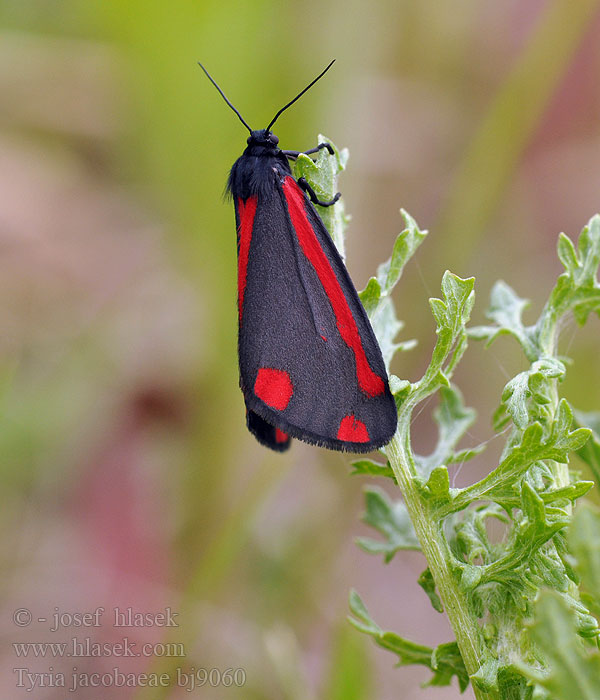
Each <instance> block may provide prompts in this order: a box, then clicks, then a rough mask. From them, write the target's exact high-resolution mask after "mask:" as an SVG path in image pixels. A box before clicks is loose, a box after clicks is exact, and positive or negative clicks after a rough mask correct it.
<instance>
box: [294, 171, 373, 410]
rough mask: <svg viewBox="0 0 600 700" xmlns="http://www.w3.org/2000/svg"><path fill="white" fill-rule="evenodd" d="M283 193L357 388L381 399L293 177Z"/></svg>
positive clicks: (358, 337)
mask: <svg viewBox="0 0 600 700" xmlns="http://www.w3.org/2000/svg"><path fill="white" fill-rule="evenodd" d="M283 193H284V195H285V198H286V201H287V205H288V211H289V214H290V219H291V221H292V226H293V227H294V229H295V231H296V236H297V237H298V241H299V243H300V246H301V248H302V250H303V252H304V255H306V257H307V258H308V260H309V261H310V263H311V265H312V266H313V267H314V269H315V272H316V273H317V276H318V277H319V280H320V281H321V284H322V285H323V289H324V290H325V293H326V294H327V298H328V299H329V301H330V303H331V307H332V309H333V313H334V314H335V319H336V324H337V328H338V331H339V332H340V335H341V336H342V339H343V340H344V342H345V343H346V345H347V346H348V347H349V348H350V349H351V350H352V351H353V352H354V357H355V360H356V377H357V380H358V385H359V387H360V388H361V390H362V391H364V393H365V394H367V395H368V396H378V395H379V394H382V393H383V391H384V389H385V385H384V383H383V379H382V378H381V377H380V376H378V375H377V374H375V372H373V370H372V369H371V367H370V366H369V362H368V361H367V356H366V355H365V350H364V348H363V345H362V341H361V339H360V333H359V331H358V328H357V326H356V321H355V320H354V316H353V315H352V311H351V310H350V307H349V306H348V302H347V300H346V297H345V295H344V292H343V290H342V287H341V285H340V282H339V280H338V278H337V277H336V275H335V272H334V271H333V268H332V267H331V263H330V262H329V260H328V259H327V256H326V255H325V252H324V250H323V248H322V247H321V245H320V243H319V241H318V239H317V236H316V235H315V232H314V230H313V227H312V226H311V224H310V222H309V220H308V218H307V216H306V209H305V207H304V202H305V197H304V192H303V191H302V190H301V189H300V187H299V186H298V184H297V183H296V181H295V180H294V178H292V177H286V178H285V180H284V182H283Z"/></svg>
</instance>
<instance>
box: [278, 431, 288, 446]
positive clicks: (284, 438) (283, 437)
mask: <svg viewBox="0 0 600 700" xmlns="http://www.w3.org/2000/svg"><path fill="white" fill-rule="evenodd" d="M288 439H289V438H288V434H287V433H284V432H283V430H279V428H275V442H277V443H278V444H281V443H282V442H287V441H288Z"/></svg>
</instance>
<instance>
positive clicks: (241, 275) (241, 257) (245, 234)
mask: <svg viewBox="0 0 600 700" xmlns="http://www.w3.org/2000/svg"><path fill="white" fill-rule="evenodd" d="M256 202H257V198H256V197H248V199H247V200H246V201H245V202H244V200H243V199H242V198H241V197H240V198H239V199H238V203H237V204H238V216H239V219H240V225H239V228H238V311H239V314H240V323H241V322H242V311H243V307H244V292H245V291H246V277H247V274H248V257H249V256H250V242H251V241H252V228H253V226H254V215H255V214H256Z"/></svg>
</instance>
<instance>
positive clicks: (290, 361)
mask: <svg viewBox="0 0 600 700" xmlns="http://www.w3.org/2000/svg"><path fill="white" fill-rule="evenodd" d="M333 63H334V61H332V62H331V63H330V64H329V65H328V66H327V68H325V70H324V71H323V72H322V73H320V75H318V76H317V77H316V78H315V79H314V80H313V81H312V82H311V83H310V84H309V85H308V86H307V87H305V88H304V90H302V91H301V92H300V93H299V94H298V95H296V97H295V98H294V99H293V100H291V102H288V103H287V104H286V105H285V106H284V107H282V108H281V109H280V110H279V111H278V112H277V114H276V115H275V116H274V117H273V119H272V120H271V122H270V123H269V125H268V126H267V128H266V129H258V130H255V129H252V128H251V127H250V126H248V124H247V123H246V121H245V120H244V119H243V117H242V116H241V114H240V113H239V112H238V110H237V109H236V108H235V107H234V106H233V104H232V103H231V102H230V101H229V100H228V99H227V97H226V96H225V94H224V92H223V91H222V90H221V88H220V87H219V86H218V85H217V83H216V82H215V81H214V80H213V78H212V77H211V76H210V75H209V73H208V71H207V70H206V69H205V68H204V66H202V64H199V65H200V67H201V68H202V70H203V71H204V72H205V73H206V75H207V77H208V79H209V80H210V81H211V82H212V84H213V85H214V86H215V87H216V88H217V90H218V91H219V93H220V94H221V96H222V97H223V99H224V100H225V102H226V103H227V104H228V105H229V107H230V108H231V109H232V110H233V111H234V112H235V113H236V114H237V116H238V118H239V119H240V121H241V122H242V124H243V125H244V126H245V127H246V128H247V129H248V131H249V132H250V135H249V137H248V140H247V146H246V149H245V150H244V152H243V153H242V155H241V156H240V157H239V158H238V159H237V160H236V161H235V163H234V164H233V167H232V168H231V172H230V174H229V179H228V182H227V191H228V193H229V194H230V195H231V197H232V199H233V203H234V207H235V220H236V227H237V251H238V324H239V331H238V356H239V369H240V387H241V389H242V393H243V395H244V401H245V403H246V420H247V425H248V428H249V430H250V432H251V433H252V434H253V435H254V436H255V437H256V438H257V440H258V441H259V442H260V443H262V444H263V445H265V446H267V447H269V448H271V449H273V450H277V451H283V450H286V449H287V448H288V447H289V445H290V439H291V438H292V437H295V438H298V439H300V440H303V441H305V442H308V443H311V444H314V445H320V446H322V447H326V448H329V449H332V450H345V451H351V452H369V451H371V450H373V449H376V448H378V447H381V446H383V445H385V444H386V443H387V442H389V441H390V439H391V438H392V436H393V435H394V433H395V431H396V423H397V412H396V406H395V402H394V399H393V397H392V394H391V392H390V389H389V386H388V377H387V372H386V367H385V363H384V361H383V357H382V354H381V349H380V347H379V344H378V342H377V338H376V337H375V333H374V332H373V329H372V327H371V324H370V322H369V319H368V317H367V314H366V312H365V310H364V308H363V306H362V304H361V302H360V300H359V297H358V293H357V291H356V289H355V287H354V285H353V283H352V280H351V279H350V275H349V274H348V271H347V270H346V267H345V265H344V263H343V261H342V259H341V257H340V255H339V253H338V251H337V249H336V247H335V245H334V243H333V241H332V239H331V237H330V235H329V233H328V232H327V229H326V228H325V226H324V224H323V222H322V220H321V218H320V216H319V214H318V212H317V209H316V208H315V205H317V206H319V207H329V206H333V205H334V204H335V202H336V201H337V200H338V199H339V197H340V194H339V193H338V194H337V195H336V196H335V197H334V198H333V199H332V200H331V201H327V202H325V201H320V200H319V198H318V197H317V195H316V193H315V192H314V191H313V189H312V188H311V187H310V185H309V184H308V182H307V181H306V180H305V179H304V178H299V179H298V180H296V179H295V178H294V176H293V174H292V170H291V167H290V160H293V159H295V158H297V157H298V156H299V155H300V153H301V152H300V151H286V150H281V149H280V148H279V139H278V137H277V136H276V135H275V134H274V133H273V132H272V131H271V128H272V127H273V125H274V124H275V122H276V121H277V119H278V118H279V116H280V115H281V114H282V113H283V112H284V111H285V110H286V109H288V107H290V106H291V105H292V104H294V102H296V100H298V99H299V98H300V97H301V96H302V95H303V94H304V93H305V92H306V91H307V90H309V89H310V88H311V87H312V86H313V85H314V84H315V83H316V82H317V81H318V80H320V79H321V78H322V77H323V75H325V73H326V72H327V71H328V70H329V69H330V68H331V66H332V65H333ZM321 149H327V150H328V151H329V153H331V154H333V152H334V151H333V148H332V146H331V144H328V143H320V144H319V145H318V146H317V147H316V148H312V149H309V150H307V151H304V152H303V153H305V154H313V153H316V152H318V151H320V150H321Z"/></svg>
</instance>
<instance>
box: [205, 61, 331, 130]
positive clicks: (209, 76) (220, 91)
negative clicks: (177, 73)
mask: <svg viewBox="0 0 600 700" xmlns="http://www.w3.org/2000/svg"><path fill="white" fill-rule="evenodd" d="M198 65H199V66H200V68H202V70H203V71H204V72H205V73H206V77H207V78H208V79H209V80H210V82H211V83H212V84H213V85H214V86H215V87H216V88H217V90H218V91H219V93H220V95H221V97H222V98H223V99H224V100H225V102H227V104H228V105H229V106H230V107H231V109H232V110H233V111H234V112H235V113H236V114H237V115H238V117H239V120H240V121H241V122H242V124H243V125H244V126H245V127H246V129H248V131H249V132H250V133H252V129H251V128H250V127H249V126H248V124H246V122H245V121H244V118H243V117H242V115H241V114H240V113H239V112H238V111H237V109H236V108H235V107H234V106H233V105H232V104H231V102H230V101H229V100H228V99H227V96H226V95H225V93H224V92H223V90H221V88H220V87H219V86H218V85H217V83H216V82H215V81H214V80H213V78H212V76H211V74H210V73H209V72H208V71H207V70H206V68H205V67H204V66H203V65H202V64H201V63H200V61H198ZM319 77H320V76H319ZM309 87H310V85H309Z"/></svg>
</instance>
